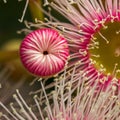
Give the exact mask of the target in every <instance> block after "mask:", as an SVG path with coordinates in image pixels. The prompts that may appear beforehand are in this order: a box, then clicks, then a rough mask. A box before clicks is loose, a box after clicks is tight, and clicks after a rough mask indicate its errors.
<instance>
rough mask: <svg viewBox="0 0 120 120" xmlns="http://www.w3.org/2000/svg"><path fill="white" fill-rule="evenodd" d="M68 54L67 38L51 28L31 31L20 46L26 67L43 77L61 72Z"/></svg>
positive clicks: (22, 59)
mask: <svg viewBox="0 0 120 120" xmlns="http://www.w3.org/2000/svg"><path fill="white" fill-rule="evenodd" d="M68 56H69V48H68V43H67V40H66V39H65V38H64V37H63V36H62V35H61V34H59V33H58V32H57V31H56V30H53V29H50V28H42V29H38V30H35V31H33V32H31V33H29V34H28V35H27V36H26V37H25V38H24V40H23V41H22V43H21V46H20V57H21V61H22V63H23V65H24V66H25V68H26V69H27V70H28V71H29V72H30V73H32V74H34V75H37V76H41V77H46V76H52V75H55V74H57V73H59V72H60V71H61V70H62V69H63V68H64V66H65V64H66V62H67V58H68Z"/></svg>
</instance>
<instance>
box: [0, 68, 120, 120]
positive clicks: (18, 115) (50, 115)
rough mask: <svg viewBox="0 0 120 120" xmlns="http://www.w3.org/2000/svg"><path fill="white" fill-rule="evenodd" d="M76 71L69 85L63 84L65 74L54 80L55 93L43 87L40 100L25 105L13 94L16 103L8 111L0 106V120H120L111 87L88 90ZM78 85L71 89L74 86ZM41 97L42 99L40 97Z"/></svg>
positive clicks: (93, 87) (117, 98)
mask: <svg viewBox="0 0 120 120" xmlns="http://www.w3.org/2000/svg"><path fill="white" fill-rule="evenodd" d="M75 70H76V67H74V68H73V71H72V73H71V76H70V78H69V82H66V74H67V72H66V71H65V72H64V74H63V77H61V78H59V79H56V80H55V89H54V90H53V91H52V92H51V93H50V95H49V97H48V93H46V89H45V87H44V85H43V83H42V81H40V83H41V86H42V91H43V92H42V95H43V100H45V101H39V100H41V98H39V97H38V96H36V95H35V96H34V98H33V101H34V103H32V104H29V105H28V103H26V102H25V100H24V99H23V97H22V96H21V94H20V92H19V91H18V90H16V94H14V95H13V98H14V99H15V101H16V103H17V104H18V105H16V103H11V104H10V107H11V109H8V108H7V107H6V106H5V105H4V104H3V103H2V102H0V106H1V107H2V108H3V109H4V110H5V111H3V112H1V114H0V115H1V116H0V117H1V119H2V118H3V119H5V120H11V119H12V120H18V119H19V120H105V119H107V120H119V119H120V114H119V110H120V101H119V100H120V98H119V97H120V96H119V95H118V96H116V95H115V91H114V89H111V86H109V87H108V88H107V90H105V91H104V90H103V88H97V84H94V85H93V86H89V85H87V84H86V78H84V77H82V74H83V73H82V72H81V73H80V74H75ZM76 81H78V84H77V85H76V87H75V88H74V87H73V86H74V83H75V82H76ZM41 97H42V96H41Z"/></svg>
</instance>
